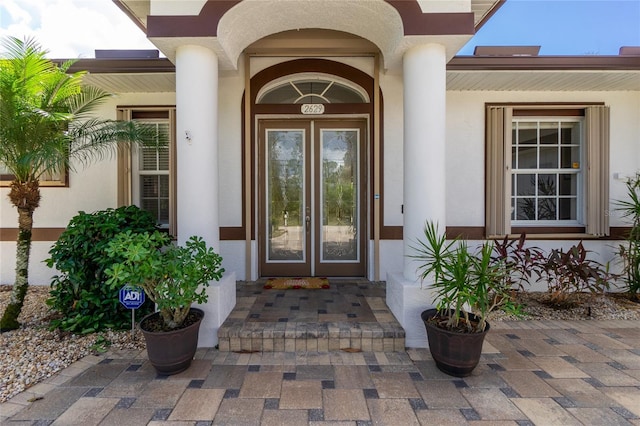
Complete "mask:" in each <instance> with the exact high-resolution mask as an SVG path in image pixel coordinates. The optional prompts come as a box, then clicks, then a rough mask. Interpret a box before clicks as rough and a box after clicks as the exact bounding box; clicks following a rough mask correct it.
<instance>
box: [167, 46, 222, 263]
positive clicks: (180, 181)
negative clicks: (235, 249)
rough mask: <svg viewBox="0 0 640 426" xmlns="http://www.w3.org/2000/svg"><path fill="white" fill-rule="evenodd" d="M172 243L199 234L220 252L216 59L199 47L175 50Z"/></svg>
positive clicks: (181, 241)
mask: <svg viewBox="0 0 640 426" xmlns="http://www.w3.org/2000/svg"><path fill="white" fill-rule="evenodd" d="M176 135H177V137H176V151H177V201H178V202H177V210H178V243H179V244H184V242H185V241H186V240H187V239H188V238H189V237H190V236H191V235H199V236H201V237H202V238H204V240H205V241H206V242H207V244H208V245H210V246H212V247H213V248H214V250H216V252H220V231H219V219H218V218H219V213H218V57H217V56H216V54H215V53H214V52H213V51H211V50H209V49H207V48H205V47H202V46H195V45H185V46H180V47H178V49H177V50H176Z"/></svg>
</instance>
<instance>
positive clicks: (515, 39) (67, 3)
mask: <svg viewBox="0 0 640 426" xmlns="http://www.w3.org/2000/svg"><path fill="white" fill-rule="evenodd" d="M443 1H447V0H443ZM4 35H14V36H18V37H20V38H22V37H24V36H34V37H36V39H37V40H38V41H39V42H40V43H41V44H42V45H43V47H45V48H46V49H47V50H49V52H50V53H49V56H50V57H55V58H77V57H85V58H86V57H93V51H94V49H153V48H154V46H153V45H152V44H151V43H150V42H149V41H148V40H146V38H145V36H144V34H143V33H142V31H141V30H140V29H139V28H138V27H136V26H135V25H134V24H133V22H131V21H130V20H129V18H127V16H126V15H125V14H124V13H122V12H121V11H120V9H118V7H117V6H115V5H114V4H113V2H112V1H111V0H1V2H0V37H1V36H4ZM476 45H485V46H487V45H540V46H541V49H540V54H541V55H617V54H618V50H619V48H620V46H640V0H507V1H506V3H505V4H504V5H503V6H502V7H501V8H500V10H498V12H497V13H496V14H495V15H494V16H493V17H492V18H491V20H490V21H489V22H488V23H487V24H485V26H484V27H482V28H481V29H480V31H479V32H478V34H476V35H475V37H474V38H473V39H471V41H470V42H469V43H467V45H466V46H464V47H463V49H462V50H461V51H460V52H459V54H461V55H472V54H473V49H474V47H475V46H476Z"/></svg>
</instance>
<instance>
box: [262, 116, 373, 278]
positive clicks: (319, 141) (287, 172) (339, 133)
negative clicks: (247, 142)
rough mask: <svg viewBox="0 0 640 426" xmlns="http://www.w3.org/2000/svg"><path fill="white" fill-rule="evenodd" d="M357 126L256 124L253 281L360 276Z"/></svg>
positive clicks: (360, 133)
mask: <svg viewBox="0 0 640 426" xmlns="http://www.w3.org/2000/svg"><path fill="white" fill-rule="evenodd" d="M365 141H366V121H365V120H354V119H351V120H328V119H323V120H302V119H300V120H298V119H292V120H260V121H259V125H258V147H259V153H260V154H259V175H258V188H259V189H258V195H259V238H258V241H259V256H260V275H261V276H334V277H338V276H345V277H348V276H365V275H366V274H365V272H366V270H365V268H366V253H365V247H366V245H365V241H366V226H365V223H366V221H365V218H366V214H365V213H366V212H365V210H366V209H365V206H366V203H365V200H366V194H365V192H366V191H365V189H366V184H365V182H366V180H365V176H366V174H365V173H366V168H365V167H364V164H365V162H364V161H363V158H364V156H365V149H364V147H365V146H366V143H365Z"/></svg>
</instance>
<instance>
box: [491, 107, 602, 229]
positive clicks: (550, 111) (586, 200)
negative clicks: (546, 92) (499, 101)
mask: <svg viewBox="0 0 640 426" xmlns="http://www.w3.org/2000/svg"><path fill="white" fill-rule="evenodd" d="M486 112H487V114H486V117H487V125H486V141H487V149H486V203H485V204H486V209H485V228H486V229H485V231H486V232H485V233H486V235H487V236H498V235H505V234H511V233H520V232H527V233H543V234H544V233H556V234H557V233H570V234H576V233H578V234H582V233H586V234H591V235H597V236H602V235H608V233H609V221H608V215H607V214H606V212H607V211H608V209H609V108H608V107H606V106H603V105H588V106H566V105H560V106H557V105H550V106H540V105H535V106H528V105H527V106H518V105H487V109H486Z"/></svg>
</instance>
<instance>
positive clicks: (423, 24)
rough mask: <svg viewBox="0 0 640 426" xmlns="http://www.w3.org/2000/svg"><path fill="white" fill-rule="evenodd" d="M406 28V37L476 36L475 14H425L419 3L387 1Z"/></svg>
mask: <svg viewBox="0 0 640 426" xmlns="http://www.w3.org/2000/svg"><path fill="white" fill-rule="evenodd" d="M385 1H386V2H387V3H389V4H390V5H391V6H393V7H394V8H395V9H396V10H397V11H398V13H399V14H400V17H401V18H402V24H403V26H404V35H453V34H475V28H474V16H473V13H471V12H468V13H423V12H422V9H421V8H420V5H419V4H418V2H417V1H407V0H385Z"/></svg>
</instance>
